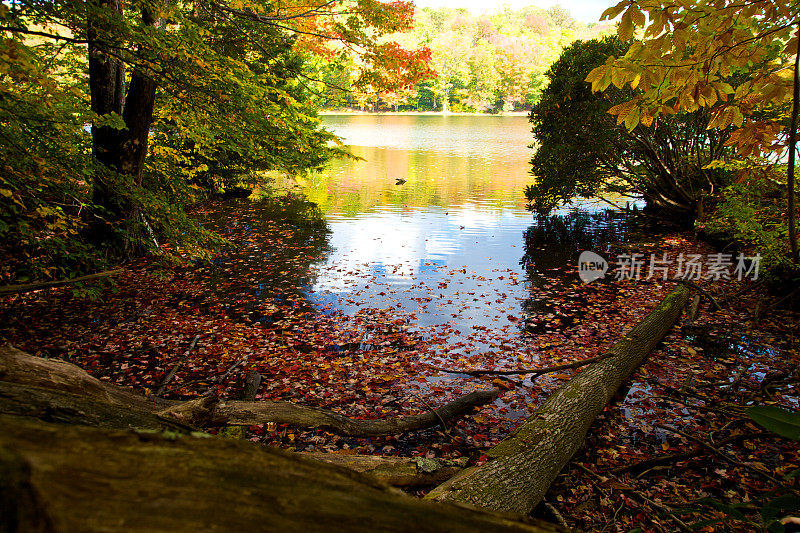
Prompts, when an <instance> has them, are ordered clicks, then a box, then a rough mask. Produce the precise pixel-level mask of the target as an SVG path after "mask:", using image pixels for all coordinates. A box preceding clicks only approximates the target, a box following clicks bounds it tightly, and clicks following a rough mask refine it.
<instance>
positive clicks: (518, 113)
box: [317, 110, 530, 117]
mask: <svg viewBox="0 0 800 533" xmlns="http://www.w3.org/2000/svg"><path fill="white" fill-rule="evenodd" d="M317 114H318V115H319V116H321V117H322V116H330V115H336V116H361V115H363V116H434V117H527V116H528V115H530V111H510V112H507V113H495V114H492V113H463V112H459V113H442V112H441V111H397V112H395V111H379V112H373V111H331V110H324V111H317Z"/></svg>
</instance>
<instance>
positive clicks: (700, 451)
mask: <svg viewBox="0 0 800 533" xmlns="http://www.w3.org/2000/svg"><path fill="white" fill-rule="evenodd" d="M770 437H778V435H776V434H774V433H766V432H764V433H749V434H742V435H733V436H730V437H727V438H724V439H722V440H720V441H719V442H717V443H716V445H717V446H725V445H726V444H730V443H732V442H738V441H742V440H750V439H762V438H770ZM708 452H709V450H708V449H707V448H702V447H701V448H695V449H694V450H692V451H689V452H683V453H672V454H669V455H664V456H661V457H653V458H652V459H645V460H643V461H639V462H637V463H632V464H627V465H624V466H618V467H616V468H612V469H611V470H609V472H610V473H612V474H624V473H625V472H630V471H634V472H635V471H644V470H648V469H650V468H652V467H654V466H659V465H663V464H665V463H678V462H680V461H685V460H687V459H694V458H695V457H701V456H703V455H706V453H708Z"/></svg>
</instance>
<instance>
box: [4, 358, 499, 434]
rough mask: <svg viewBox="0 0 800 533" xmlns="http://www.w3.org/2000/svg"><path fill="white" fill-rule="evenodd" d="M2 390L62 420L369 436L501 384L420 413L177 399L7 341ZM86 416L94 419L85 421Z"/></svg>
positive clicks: (13, 400) (430, 421)
mask: <svg viewBox="0 0 800 533" xmlns="http://www.w3.org/2000/svg"><path fill="white" fill-rule="evenodd" d="M21 387H22V388H21ZM22 389H27V390H22ZM0 393H2V394H0V413H7V414H24V413H22V412H21V411H20V410H21V409H22V410H26V411H27V413H28V415H29V416H32V413H34V412H39V413H40V416H39V418H41V419H42V420H45V421H49V420H52V417H53V416H56V415H57V417H58V419H59V420H60V421H62V422H69V421H70V420H71V421H72V422H74V423H78V424H87V423H88V424H89V425H95V426H102V427H137V428H148V429H155V428H161V427H172V428H174V427H176V426H181V425H183V426H194V427H200V426H209V425H243V426H250V425H255V424H265V423H267V422H275V423H283V424H290V425H294V426H299V427H306V428H323V429H327V430H329V431H332V432H334V433H338V434H341V435H345V436H350V437H372V436H380V435H394V434H398V433H403V432H407V431H415V430H418V429H424V428H427V427H432V426H435V425H437V424H441V423H447V422H449V421H451V420H453V419H455V418H457V417H459V416H462V415H464V414H467V413H469V412H470V411H472V409H473V408H475V407H477V406H480V405H483V404H486V403H489V402H491V401H493V400H494V399H495V398H496V397H497V395H498V394H499V391H496V390H488V391H476V392H472V393H469V394H466V395H464V396H461V397H459V398H456V399H455V400H453V401H451V402H449V403H447V404H445V405H443V406H441V407H439V408H437V409H435V410H432V411H427V412H424V413H421V414H418V415H412V416H405V417H397V418H389V419H383V420H355V419H351V418H348V417H346V416H344V415H341V414H339V413H335V412H333V411H328V410H325V409H317V408H314V407H307V406H303V405H298V404H295V403H291V402H282V401H257V402H246V401H220V400H219V399H218V398H216V397H213V396H207V397H203V398H199V399H197V400H190V401H186V402H178V401H171V400H164V399H161V398H157V397H153V396H151V397H144V396H142V395H139V394H136V393H135V392H133V391H130V390H127V389H124V388H122V387H119V386H116V385H111V384H109V383H103V382H102V381H100V380H98V379H97V378H94V377H92V376H90V375H89V374H88V373H86V371H84V370H83V369H81V368H80V367H78V366H75V365H73V364H70V363H66V362H64V361H58V360H55V359H43V358H40V357H35V356H32V355H30V354H27V353H25V352H22V351H20V350H17V349H16V348H14V347H12V346H2V347H0ZM23 397H24V400H23ZM54 413H56V414H55V415H54ZM106 418H107V419H106ZM89 419H91V420H93V422H91V423H90V422H87V420H89Z"/></svg>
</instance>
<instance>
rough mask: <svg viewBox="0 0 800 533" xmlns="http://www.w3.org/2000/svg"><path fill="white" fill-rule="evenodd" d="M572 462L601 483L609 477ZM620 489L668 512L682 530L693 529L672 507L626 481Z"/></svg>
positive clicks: (620, 484)
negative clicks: (654, 499) (655, 500)
mask: <svg viewBox="0 0 800 533" xmlns="http://www.w3.org/2000/svg"><path fill="white" fill-rule="evenodd" d="M572 464H573V465H575V466H577V467H578V468H579V469H581V470H582V471H584V472H586V473H587V474H589V475H590V476H592V477H594V478H596V479H597V480H598V481H600V482H601V483H605V482H606V481H608V479H609V478H607V477H606V476H603V475H601V474H598V473H597V472H595V471H593V470H590V469H588V468H586V467H585V466H584V465H582V464H581V463H578V462H573V463H572ZM619 489H620V490H624V491H626V492H628V493H630V494H631V495H632V496H635V497H636V498H638V499H639V500H641V501H643V502H644V503H646V504H648V505H650V506H651V507H654V508H656V509H658V510H659V511H661V512H663V513H665V514H667V515H668V516H669V518H670V519H671V520H672V521H674V522H675V523H676V524H678V527H680V529H681V530H683V531H693V530H692V528H690V527H689V526H687V525H686V523H684V522H683V521H682V520H681V519H680V518H678V517H677V516H675V513H674V511H673V510H672V509H671V508H669V507H667V506H666V505H663V504H660V503H658V502H654V501H653V500H651V499H650V498H648V497H647V496H645V495H644V494H642V493H641V492H639V491H638V490H636V489H635V488H633V487H631V486H628V485H626V484H625V483H619Z"/></svg>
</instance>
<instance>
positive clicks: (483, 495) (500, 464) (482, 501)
mask: <svg viewBox="0 0 800 533" xmlns="http://www.w3.org/2000/svg"><path fill="white" fill-rule="evenodd" d="M688 298H689V289H688V287H686V286H683V285H681V286H679V287H678V288H676V289H675V290H674V291H673V292H672V293H670V294H669V295H668V296H667V297H666V298H665V299H664V300H663V301H662V302H661V304H659V305H658V306H657V307H656V308H655V309H654V310H653V311H652V312H651V313H650V314H649V315H648V316H647V317H646V318H645V319H644V320H642V322H640V323H639V324H638V325H637V326H635V327H634V328H633V329H632V330H631V331H629V332H628V333H627V334H626V335H625V336H624V337H623V339H622V340H620V341H619V342H617V343H616V344H615V345H614V346H612V347H611V348H610V349H609V353H610V354H611V356H610V357H608V358H605V359H603V360H601V361H598V362H596V363H593V364H592V365H589V366H586V367H584V369H583V370H582V371H581V372H580V373H578V374H577V375H576V376H575V377H573V378H572V379H571V380H569V381H568V382H567V383H565V384H564V385H562V386H561V387H560V388H558V389H557V390H556V391H555V392H554V393H553V394H552V395H551V396H550V397H549V398H548V399H547V401H545V403H544V404H542V406H541V407H540V408H539V409H537V410H536V412H535V413H534V414H533V415H532V416H531V417H530V418H528V419H527V420H526V421H525V422H524V423H523V424H522V425H521V426H520V427H519V428H517V430H516V431H515V432H514V433H513V434H512V435H511V436H510V437H508V438H506V439H505V440H503V441H501V442H500V443H499V444H498V445H497V446H495V447H493V448H492V449H491V450H490V451H489V452H488V455H489V457H490V459H489V461H488V462H486V463H485V464H483V465H481V466H478V467H470V468H467V469H465V470H463V471H462V472H461V473H459V474H457V475H456V476H455V477H453V478H451V479H450V480H448V481H446V482H444V483H443V484H442V485H439V486H438V487H436V488H435V489H434V490H433V491H431V492H430V493H429V494H428V496H427V498H429V499H433V500H437V501H453V502H461V503H466V504H470V505H474V506H477V507H481V508H485V509H492V510H498V511H510V512H517V513H522V514H526V513H529V512H530V511H532V510H533V508H534V507H535V506H536V505H537V504H538V503H539V502H540V501H541V499H542V497H543V496H544V494H545V493H546V492H547V489H548V487H549V486H550V484H551V483H552V481H553V479H555V477H556V475H557V474H558V473H559V471H560V470H561V469H562V468H563V467H564V465H565V464H567V462H569V460H570V458H571V457H572V456H573V455H574V454H575V452H576V451H578V449H580V447H581V446H582V444H583V441H584V439H585V438H586V432H587V431H588V430H589V427H590V426H591V425H592V422H594V419H595V418H596V417H597V415H598V414H600V412H601V411H602V410H603V408H604V407H605V405H606V404H607V403H608V401H609V400H610V399H611V397H612V396H613V395H614V393H615V392H616V391H617V389H619V387H620V386H621V385H622V384H623V383H624V382H625V381H626V380H627V379H628V378H629V377H630V375H631V374H632V373H633V371H634V370H635V369H636V368H637V367H638V366H639V365H640V364H641V363H642V361H643V360H644V359H645V357H646V356H647V354H648V353H649V352H650V351H651V350H652V349H653V348H654V347H655V345H656V344H657V343H658V342H659V341H660V340H661V339H662V338H663V336H664V335H665V334H666V333H667V331H669V329H670V328H671V327H672V326H673V324H674V323H675V321H676V320H677V319H678V316H679V315H680V313H681V310H682V309H683V307H684V306H685V305H686V302H687V301H688Z"/></svg>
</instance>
